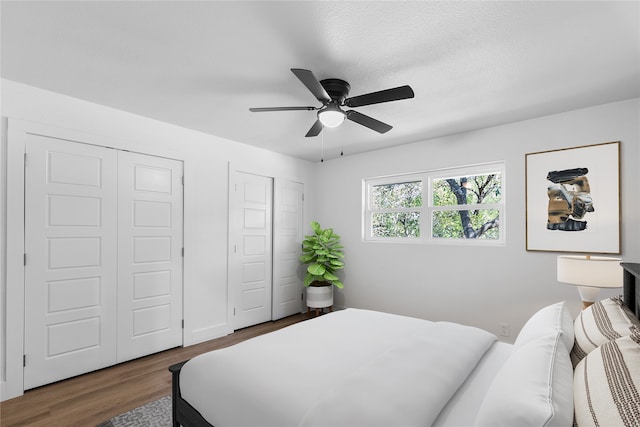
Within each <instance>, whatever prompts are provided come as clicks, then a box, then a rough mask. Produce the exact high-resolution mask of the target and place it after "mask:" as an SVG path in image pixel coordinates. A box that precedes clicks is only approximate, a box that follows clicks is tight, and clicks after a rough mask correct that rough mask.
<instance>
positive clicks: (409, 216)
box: [364, 163, 504, 244]
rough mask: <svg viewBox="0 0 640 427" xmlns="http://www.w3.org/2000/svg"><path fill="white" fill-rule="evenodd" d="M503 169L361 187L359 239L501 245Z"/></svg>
mask: <svg viewBox="0 0 640 427" xmlns="http://www.w3.org/2000/svg"><path fill="white" fill-rule="evenodd" d="M503 181H504V164H503V163H492V164H486V165H477V166H468V167H463V168H455V169H446V170H439V171H432V172H423V173H418V174H407V175H398V176H394V177H385V178H371V179H366V180H365V181H364V191H365V195H364V201H365V209H364V212H365V218H364V238H365V240H373V241H401V242H408V241H413V242H429V243H443V242H444V243H446V242H465V243H472V242H475V243H482V244H491V243H503V242H504V236H503V234H504V232H503V230H504V182H503Z"/></svg>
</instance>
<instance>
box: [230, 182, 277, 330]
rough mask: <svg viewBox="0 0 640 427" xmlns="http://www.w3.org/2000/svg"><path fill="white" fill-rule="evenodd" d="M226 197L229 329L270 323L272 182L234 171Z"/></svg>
mask: <svg viewBox="0 0 640 427" xmlns="http://www.w3.org/2000/svg"><path fill="white" fill-rule="evenodd" d="M231 183H232V185H231V187H232V188H231V189H230V194H229V203H230V205H229V243H230V245H231V248H230V249H231V250H230V253H229V292H230V294H231V295H230V297H231V303H232V305H233V307H232V315H233V318H232V324H233V329H240V328H246V327H247V326H251V325H256V324H258V323H262V322H267V321H269V320H271V295H272V262H273V261H272V256H273V243H272V234H273V224H272V220H271V217H272V210H273V179H272V178H269V177H265V176H260V175H253V174H250V173H244V172H238V171H234V172H232V174H231Z"/></svg>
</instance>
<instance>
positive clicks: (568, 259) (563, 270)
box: [558, 256, 622, 288]
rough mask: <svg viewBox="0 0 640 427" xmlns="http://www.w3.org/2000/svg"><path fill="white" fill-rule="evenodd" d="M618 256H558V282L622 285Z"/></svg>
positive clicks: (596, 285) (598, 286)
mask: <svg viewBox="0 0 640 427" xmlns="http://www.w3.org/2000/svg"><path fill="white" fill-rule="evenodd" d="M621 261H622V260H621V259H620V258H608V257H596V256H559V257H558V282H563V283H569V284H571V285H579V286H590V287H594V288H620V287H622V267H621V266H620V262H621Z"/></svg>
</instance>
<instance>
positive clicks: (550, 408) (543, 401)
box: [474, 332, 573, 427]
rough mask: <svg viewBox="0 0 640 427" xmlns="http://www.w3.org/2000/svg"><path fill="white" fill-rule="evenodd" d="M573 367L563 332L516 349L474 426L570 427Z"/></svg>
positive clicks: (543, 337) (484, 402)
mask: <svg viewBox="0 0 640 427" xmlns="http://www.w3.org/2000/svg"><path fill="white" fill-rule="evenodd" d="M572 422H573V367H572V365H571V359H570V358H569V350H568V349H567V348H566V347H565V345H564V343H563V340H562V337H561V332H556V333H554V334H549V335H545V336H542V337H540V338H536V339H534V340H532V341H530V342H528V343H526V344H522V346H521V347H519V348H517V349H515V351H514V352H513V354H512V355H511V356H510V357H509V359H508V360H507V361H506V363H505V364H504V366H503V367H502V368H501V369H500V371H498V374H497V375H496V377H495V378H494V380H493V382H492V383H491V385H490V386H489V389H488V390H487V394H486V395H485V398H484V400H483V402H482V405H481V406H480V410H479V411H478V415H477V417H476V422H475V424H474V425H475V426H484V427H503V426H504V427H514V426H518V427H570V426H571V424H572Z"/></svg>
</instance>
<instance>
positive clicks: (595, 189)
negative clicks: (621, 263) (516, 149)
mask: <svg viewBox="0 0 640 427" xmlns="http://www.w3.org/2000/svg"><path fill="white" fill-rule="evenodd" d="M525 174H526V189H525V192H526V217H527V219H526V233H527V236H526V241H527V250H528V251H554V252H580V253H602V254H619V253H620V142H619V141H617V142H606V143H602V144H595V145H586V146H581V147H575V148H564V149H560V150H552V151H542V152H538V153H529V154H526V156H525Z"/></svg>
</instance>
